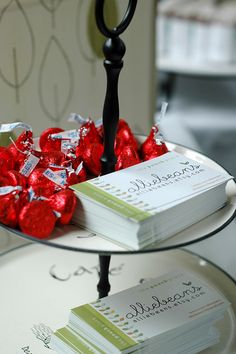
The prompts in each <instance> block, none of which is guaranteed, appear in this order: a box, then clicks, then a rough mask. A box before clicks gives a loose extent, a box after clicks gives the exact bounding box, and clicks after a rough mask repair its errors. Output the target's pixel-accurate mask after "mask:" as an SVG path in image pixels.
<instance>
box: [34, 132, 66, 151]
mask: <svg viewBox="0 0 236 354" xmlns="http://www.w3.org/2000/svg"><path fill="white" fill-rule="evenodd" d="M63 131H64V130H63V129H61V128H47V129H45V130H44V131H43V132H42V133H41V135H40V137H39V146H40V149H41V151H61V140H60V139H52V138H51V135H52V134H57V133H61V132H63Z"/></svg>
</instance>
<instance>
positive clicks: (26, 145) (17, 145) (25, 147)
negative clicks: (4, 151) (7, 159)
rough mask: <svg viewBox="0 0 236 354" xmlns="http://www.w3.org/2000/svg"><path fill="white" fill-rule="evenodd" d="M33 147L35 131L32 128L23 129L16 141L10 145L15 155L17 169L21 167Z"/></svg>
mask: <svg viewBox="0 0 236 354" xmlns="http://www.w3.org/2000/svg"><path fill="white" fill-rule="evenodd" d="M33 147H34V142H33V133H32V131H30V130H25V131H23V132H22V133H21V134H20V135H19V136H18V138H17V139H16V141H15V142H14V143H12V144H10V145H9V150H10V152H11V153H12V155H13V157H14V161H15V169H16V170H19V169H20V166H22V164H23V163H24V161H25V159H26V158H27V155H28V154H29V153H30V152H31V151H32V149H33Z"/></svg>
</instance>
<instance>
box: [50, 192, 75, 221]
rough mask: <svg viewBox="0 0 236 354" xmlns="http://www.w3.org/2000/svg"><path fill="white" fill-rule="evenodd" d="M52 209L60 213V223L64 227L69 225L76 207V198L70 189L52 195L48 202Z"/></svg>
mask: <svg viewBox="0 0 236 354" xmlns="http://www.w3.org/2000/svg"><path fill="white" fill-rule="evenodd" d="M48 203H49V205H50V206H51V208H52V209H53V210H55V211H57V212H58V213H60V215H61V216H60V217H59V218H58V223H59V224H62V225H66V224H69V222H70V221H71V218H72V216H73V213H74V210H75V207H76V196H75V194H74V192H73V191H72V190H70V189H67V190H63V191H60V192H58V193H56V194H54V195H52V196H51V197H50V198H49V200H48Z"/></svg>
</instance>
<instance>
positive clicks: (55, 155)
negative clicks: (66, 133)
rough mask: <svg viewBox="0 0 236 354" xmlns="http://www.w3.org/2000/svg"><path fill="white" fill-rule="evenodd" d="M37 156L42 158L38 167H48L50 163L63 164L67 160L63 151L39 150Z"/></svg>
mask: <svg viewBox="0 0 236 354" xmlns="http://www.w3.org/2000/svg"><path fill="white" fill-rule="evenodd" d="M36 156H37V157H39V158H40V161H39V163H38V165H37V167H44V168H48V167H50V165H57V166H61V165H62V164H63V162H64V161H65V155H64V154H63V152H61V151H42V152H37V155H36Z"/></svg>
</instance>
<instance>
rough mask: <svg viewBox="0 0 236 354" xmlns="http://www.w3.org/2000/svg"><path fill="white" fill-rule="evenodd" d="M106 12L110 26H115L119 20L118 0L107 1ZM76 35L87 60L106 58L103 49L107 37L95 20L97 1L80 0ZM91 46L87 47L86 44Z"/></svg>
mask: <svg viewBox="0 0 236 354" xmlns="http://www.w3.org/2000/svg"><path fill="white" fill-rule="evenodd" d="M104 14H105V18H106V21H107V24H108V26H111V27H113V26H115V25H116V24H117V22H118V8H117V4H116V0H109V1H106V2H105V5H104ZM76 35H77V41H78V45H79V48H80V52H81V54H82V56H83V58H84V59H85V60H86V61H89V62H91V63H93V62H94V61H95V60H96V59H99V58H100V59H101V58H104V54H103V51H102V48H103V44H104V41H105V39H106V38H105V37H104V36H103V35H102V34H101V33H100V31H99V30H98V28H97V24H96V20H95V1H94V0H90V1H88V0H87V1H84V0H79V2H78V9H77V21H76ZM87 43H88V44H89V48H86V44H87Z"/></svg>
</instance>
